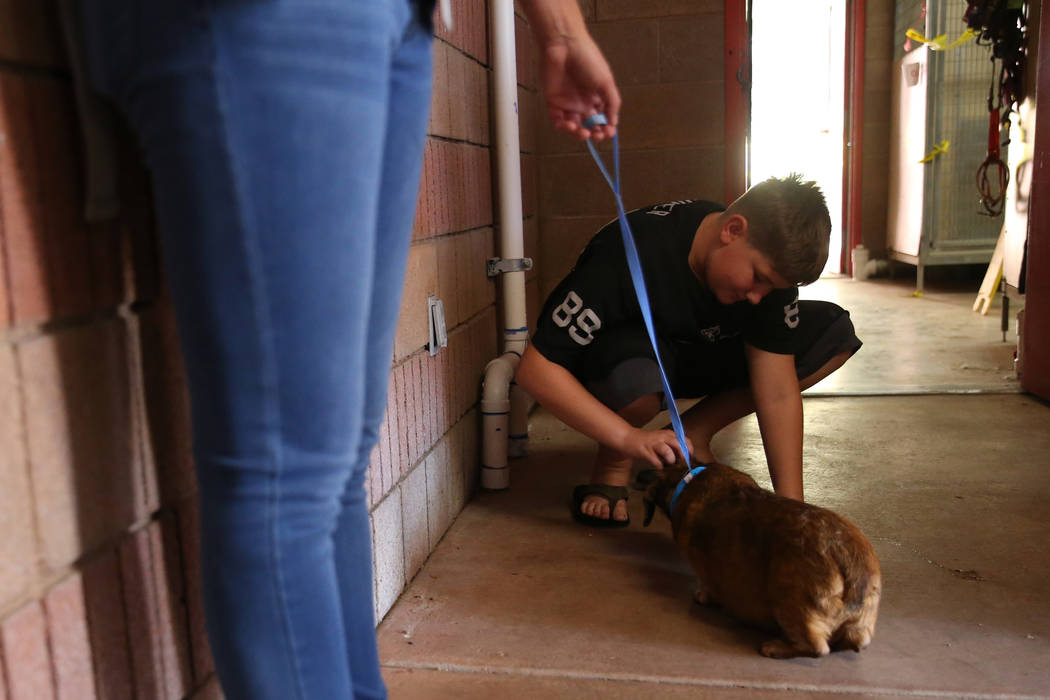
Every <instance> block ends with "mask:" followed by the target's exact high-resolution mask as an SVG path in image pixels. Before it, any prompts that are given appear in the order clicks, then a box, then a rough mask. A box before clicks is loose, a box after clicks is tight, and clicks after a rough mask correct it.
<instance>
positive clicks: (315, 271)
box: [83, 0, 431, 700]
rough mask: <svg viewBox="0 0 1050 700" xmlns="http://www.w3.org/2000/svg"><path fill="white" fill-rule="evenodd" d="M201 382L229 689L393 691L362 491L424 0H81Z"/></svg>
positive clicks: (403, 214) (395, 289)
mask: <svg viewBox="0 0 1050 700" xmlns="http://www.w3.org/2000/svg"><path fill="white" fill-rule="evenodd" d="M83 15H84V16H83V19H84V32H85V40H86V44H87V51H88V56H89V61H88V63H89V66H88V68H89V75H90V78H91V81H92V83H93V85H94V86H95V87H96V88H97V89H98V90H100V91H101V92H103V93H104V94H107V95H108V96H109V97H111V98H112V99H113V100H114V101H115V103H116V104H117V105H118V107H119V108H120V109H121V111H122V112H123V113H124V114H125V116H126V117H127V119H128V122H129V123H130V124H131V126H132V128H133V129H134V131H135V132H136V134H137V136H138V137H139V141H140V143H141V146H142V149H143V151H144V153H145V158H146V162H147V165H148V167H149V169H150V171H151V173H152V176H153V185H154V192H155V199H156V208H157V217H158V220H159V225H160V232H161V237H162V248H163V253H164V261H165V262H164V264H165V271H166V274H167V277H168V284H169V287H170V289H171V294H172V297H173V299H174V306H175V312H176V316H177V322H178V326H179V336H180V343H181V345H182V352H183V356H184V360H185V363H186V369H187V374H188V377H189V384H190V394H191V399H192V412H193V435H194V454H195V457H196V462H197V470H198V477H199V483H200V499H201V521H202V522H201V527H202V533H203V545H202V547H203V549H202V563H203V572H204V573H203V578H204V581H203V584H204V597H205V612H206V616H207V621H208V631H209V637H210V639H211V644H212V650H213V653H214V657H215V662H216V666H217V670H218V674H219V678H220V680H221V682H222V685H223V688H224V690H225V692H226V695H227V697H229V698H231V699H232V700H237V699H240V698H250V699H251V700H259V699H264V698H280V699H281V700H288V699H290V698H317V699H323V700H333V699H337V698H351V697H354V698H382V697H385V695H386V691H385V687H384V684H383V680H382V677H381V675H380V672H379V661H378V654H377V651H376V638H375V615H374V610H373V582H372V551H371V529H370V525H369V518H368V508H367V502H366V494H365V490H364V478H365V472H366V469H367V467H368V459H369V454H370V452H371V450H372V447H373V445H374V444H375V442H376V439H377V434H378V428H379V424H380V422H381V420H382V417H383V412H384V406H385V403H386V390H387V377H388V373H389V367H390V359H391V352H392V345H393V336H394V332H395V328H396V323H397V316H398V309H399V307H400V297H401V287H402V281H403V278H404V268H405V258H406V255H407V251H408V245H409V239H410V230H411V225H412V220H413V212H414V210H415V203H416V197H417V193H418V187H419V175H420V168H421V162H422V149H423V142H424V138H425V128H426V121H427V114H428V110H429V104H430V79H431V48H430V47H431V36H430V34H429V32H428V31H427V29H426V28H425V27H424V25H423V23H422V21H421V18H420V13H419V12H418V11H417V8H416V6H414V5H413V4H412V3H411V2H410V0H149V1H148V2H145V1H142V0H85V2H84V3H83Z"/></svg>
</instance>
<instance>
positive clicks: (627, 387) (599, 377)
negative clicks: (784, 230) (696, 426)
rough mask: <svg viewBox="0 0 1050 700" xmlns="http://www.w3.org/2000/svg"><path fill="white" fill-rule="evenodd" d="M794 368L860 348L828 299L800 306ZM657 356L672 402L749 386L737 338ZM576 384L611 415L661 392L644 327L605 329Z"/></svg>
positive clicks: (669, 348)
mask: <svg viewBox="0 0 1050 700" xmlns="http://www.w3.org/2000/svg"><path fill="white" fill-rule="evenodd" d="M799 311H800V313H799V319H800V323H799V328H798V330H797V334H796V339H797V345H796V350H795V369H796V371H797V373H798V377H799V379H802V378H804V377H808V376H809V375H811V374H813V373H814V372H816V371H817V370H819V369H820V368H821V367H823V366H824V365H825V364H826V363H827V362H828V360H830V359H831V358H832V357H834V356H835V355H838V354H839V353H842V352H849V353H850V354H851V355H852V354H853V353H855V352H856V351H857V350H859V349H860V346H861V342H860V339H859V338H857V335H856V333H855V332H854V330H853V322H852V321H850V318H849V312H848V311H846V310H845V309H843V308H842V307H840V306H838V305H836V304H832V303H830V302H826V301H810V300H803V301H800V302H799ZM660 358H661V359H662V360H663V362H664V369H665V370H666V371H667V375H668V377H669V378H670V381H671V389H672V390H673V391H674V394H675V398H679V399H685V398H699V397H701V396H708V395H710V394H716V393H719V392H722V391H726V390H727V389H733V388H736V387H741V386H747V384H748V369H747V358H746V357H745V354H744V341H743V338H742V337H741V336H736V337H734V338H729V339H725V340H719V341H718V342H715V343H708V342H702V343H676V342H665V341H663V340H662V339H661V340H660ZM584 366H585V369H584V370H583V375H584V376H579V377H577V378H578V379H579V380H580V382H581V383H582V384H583V385H584V386H585V387H586V388H587V390H588V391H590V392H591V393H592V394H594V396H595V397H597V398H598V400H599V401H601V402H602V403H603V404H605V405H606V406H608V407H609V408H611V409H612V410H614V411H618V410H620V409H621V408H623V407H624V406H627V405H628V404H630V403H631V402H632V401H634V400H635V399H638V398H640V397H642V396H645V395H646V394H654V393H661V394H662V393H663V383H662V382H661V381H660V370H659V368H658V367H657V365H656V360H655V359H654V358H653V351H652V346H651V344H650V343H649V335H648V334H647V333H646V331H645V327H644V326H641V325H639V326H637V327H632V328H623V329H607V330H606V331H604V332H603V333H602V334H601V335H600V336H599V337H598V339H596V340H595V342H594V343H593V344H592V346H591V347H590V348H588V353H587V357H586V360H585V362H584Z"/></svg>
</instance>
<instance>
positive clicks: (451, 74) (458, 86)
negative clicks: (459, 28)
mask: <svg viewBox="0 0 1050 700" xmlns="http://www.w3.org/2000/svg"><path fill="white" fill-rule="evenodd" d="M469 60H470V59H469V58H467V57H466V56H464V55H463V54H461V53H460V52H459V51H456V50H455V49H451V50H449V52H448V77H447V80H448V136H449V138H453V139H456V140H464V139H466V138H467V112H468V110H469V109H470V107H469V105H468V104H467V99H468V93H467V62H468V61H469Z"/></svg>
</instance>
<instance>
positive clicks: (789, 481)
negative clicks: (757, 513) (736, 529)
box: [745, 345, 803, 501]
mask: <svg viewBox="0 0 1050 700" xmlns="http://www.w3.org/2000/svg"><path fill="white" fill-rule="evenodd" d="M745 347H746V353H747V364H748V369H749V370H750V373H751V394H752V397H753V399H754V402H755V413H756V414H757V415H758V427H759V430H760V431H761V432H762V444H763V446H764V447H765V450H766V461H767V462H768V463H769V476H770V478H772V480H773V489H774V490H775V491H776V492H777V493H778V494H780V495H781V496H787V497H789V498H794V499H796V500H799V501H801V500H803V492H802V394H801V392H800V391H799V387H798V375H797V374H796V373H795V357H794V355H781V354H777V353H772V352H766V351H765V350H759V349H758V348H756V347H752V346H751V345H746V346H745Z"/></svg>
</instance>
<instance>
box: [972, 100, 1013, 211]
mask: <svg viewBox="0 0 1050 700" xmlns="http://www.w3.org/2000/svg"><path fill="white" fill-rule="evenodd" d="M1009 181H1010V171H1009V170H1007V168H1006V163H1004V162H1003V160H1002V158H1000V157H999V108H998V107H995V108H992V109H990V110H989V111H988V156H987V157H986V158H985V159H984V162H983V163H981V165H980V167H978V168H977V191H978V192H979V193H980V195H981V204H983V205H984V208H985V211H987V212H988V215H989V216H999V215H1000V214H1002V213H1003V202H1004V200H1005V199H1006V185H1007V183H1008V182H1009Z"/></svg>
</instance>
